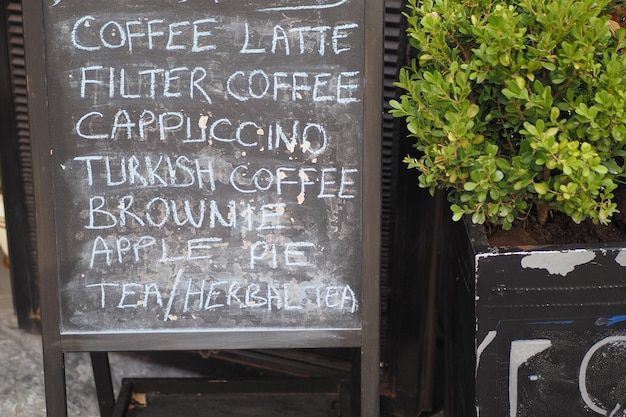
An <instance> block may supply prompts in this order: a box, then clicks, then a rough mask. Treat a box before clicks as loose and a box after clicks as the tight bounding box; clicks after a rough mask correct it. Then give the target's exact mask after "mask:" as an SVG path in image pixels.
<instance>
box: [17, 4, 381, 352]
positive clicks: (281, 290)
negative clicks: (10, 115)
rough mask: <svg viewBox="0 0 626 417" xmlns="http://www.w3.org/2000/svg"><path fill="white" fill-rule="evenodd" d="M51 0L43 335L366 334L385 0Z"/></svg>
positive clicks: (258, 338) (40, 112) (32, 40)
mask: <svg viewBox="0 0 626 417" xmlns="http://www.w3.org/2000/svg"><path fill="white" fill-rule="evenodd" d="M34 3H36V2H32V4H29V5H25V27H26V31H27V33H26V36H25V37H26V40H27V47H29V48H30V50H28V51H27V56H28V57H29V59H30V61H31V62H30V63H29V64H31V65H30V66H29V68H30V69H29V71H30V73H31V75H30V79H31V85H30V92H31V103H30V108H31V113H32V120H33V121H34V124H36V126H34V135H33V136H34V137H36V138H37V142H38V143H37V144H35V146H34V150H35V152H36V158H37V160H36V163H38V164H39V166H40V167H41V170H40V174H39V175H38V178H37V181H36V184H37V187H38V188H37V190H36V192H37V196H38V210H39V214H40V218H39V222H38V227H39V230H38V232H39V236H40V237H39V241H40V242H39V247H38V249H39V253H40V254H39V256H40V258H39V261H40V264H41V268H42V275H47V276H43V277H42V279H43V280H45V282H44V283H43V285H42V291H44V292H45V293H46V295H47V300H45V301H43V300H42V309H43V312H42V314H43V315H44V316H45V315H55V316H56V317H55V319H54V323H53V324H52V325H51V327H48V330H44V344H46V340H48V341H49V343H48V344H49V345H54V344H55V343H54V342H55V341H56V340H60V341H61V344H62V347H61V350H62V351H74V350H90V351H94V350H113V349H115V350H132V349H153V348H154V346H155V345H158V347H157V349H171V348H176V349H192V348H199V347H200V346H205V345H206V344H207V343H208V344H210V345H211V346H213V347H214V348H246V347H321V346H346V347H347V346H361V347H363V346H364V340H365V336H366V335H367V334H369V333H368V332H369V330H368V329H372V330H373V332H372V333H371V334H374V333H377V314H378V313H377V310H376V309H377V289H376V283H377V273H378V271H377V270H378V253H377V252H378V242H379V237H378V234H379V230H378V226H379V220H378V217H379V200H380V191H379V189H378V182H379V170H380V168H379V158H380V154H379V152H380V150H379V132H380V112H381V98H380V97H381V95H380V91H381V83H382V75H381V70H380V67H381V66H382V58H381V50H382V47H381V45H382V42H381V34H382V2H380V1H370V0H367V1H366V0H238V1H234V0H208V1H207V0H159V1H155V0H136V1H132V2H128V1H126V0H107V1H76V0H47V1H44V2H43V4H34ZM33 63H34V65H33ZM39 71H40V72H39ZM44 96H45V97H46V100H45V101H42V100H41V98H43V97H44ZM51 294H54V296H52V297H51ZM51 298H52V299H51ZM368 311H370V312H371V313H369V312H368ZM57 317H58V320H57ZM44 320H45V317H44ZM48 320H49V321H51V320H53V319H52V318H50V317H49V318H48ZM364 323H366V324H365V325H364ZM370 323H371V324H372V326H373V327H368V326H370ZM44 327H46V325H45V323H44ZM224 335H227V336H228V337H224ZM370 342H374V343H371V344H376V343H375V339H370ZM52 349H56V347H55V348H52ZM374 353H377V351H374ZM373 363H374V361H372V364H373Z"/></svg>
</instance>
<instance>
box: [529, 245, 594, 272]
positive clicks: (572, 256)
mask: <svg viewBox="0 0 626 417" xmlns="http://www.w3.org/2000/svg"><path fill="white" fill-rule="evenodd" d="M595 257H596V254H595V253H594V252H592V251H588V250H579V251H571V252H538V253H533V254H531V255H528V256H525V257H523V258H522V268H532V269H545V270H547V271H548V272H549V273H550V274H553V275H556V274H560V275H563V276H566V275H567V274H569V273H570V272H572V271H573V270H574V269H576V267H577V266H578V265H584V264H586V263H588V262H590V261H593V260H594V258H595Z"/></svg>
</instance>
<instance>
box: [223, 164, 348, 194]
mask: <svg viewBox="0 0 626 417" xmlns="http://www.w3.org/2000/svg"><path fill="white" fill-rule="evenodd" d="M356 173H358V169H356V168H344V167H342V168H341V170H340V171H338V170H337V168H321V169H320V168H317V167H302V168H293V167H281V166H279V167H276V168H274V169H273V170H270V169H269V168H259V169H256V170H251V169H250V167H249V166H248V165H239V166H237V167H235V168H234V169H233V171H232V172H231V174H230V185H231V186H232V187H233V188H234V189H235V190H236V191H238V192H240V193H244V194H253V193H260V192H266V191H269V190H273V191H275V192H276V195H279V196H283V195H285V194H288V192H289V191H292V193H291V194H293V195H294V198H295V199H296V200H297V201H298V199H304V198H305V196H306V191H307V190H308V189H314V192H315V195H316V197H317V198H340V199H352V198H355V197H356V195H357V188H356V182H355V180H354V179H353V175H354V174H356Z"/></svg>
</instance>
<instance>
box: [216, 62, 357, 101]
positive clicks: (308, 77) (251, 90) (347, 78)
mask: <svg viewBox="0 0 626 417" xmlns="http://www.w3.org/2000/svg"><path fill="white" fill-rule="evenodd" d="M359 74H360V72H359V71H344V72H340V73H339V74H337V75H333V74H331V73H328V72H321V73H310V72H304V71H295V72H292V73H287V72H283V71H277V72H273V73H267V72H265V71H264V70H261V69H255V70H252V71H249V72H245V71H235V72H234V73H232V74H231V75H230V76H229V77H228V80H227V81H226V92H227V93H228V95H229V96H230V97H231V98H233V99H235V100H238V101H248V100H250V99H254V100H259V99H269V100H273V101H279V100H283V99H288V100H290V101H293V102H296V101H299V100H309V101H311V102H313V103H318V102H329V101H333V102H335V103H338V104H348V103H354V102H358V101H360V99H359V98H358V97H357V95H356V94H357V91H358V90H359V88H360V79H359ZM333 86H334V87H333Z"/></svg>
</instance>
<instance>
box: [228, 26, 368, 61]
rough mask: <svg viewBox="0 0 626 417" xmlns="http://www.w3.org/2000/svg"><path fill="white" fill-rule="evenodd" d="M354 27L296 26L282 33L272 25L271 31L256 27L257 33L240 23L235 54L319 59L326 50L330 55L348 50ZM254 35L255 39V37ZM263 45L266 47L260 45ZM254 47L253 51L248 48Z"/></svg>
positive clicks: (355, 27)
mask: <svg viewBox="0 0 626 417" xmlns="http://www.w3.org/2000/svg"><path fill="white" fill-rule="evenodd" d="M358 27H359V25H358V24H356V23H347V24H342V25H337V26H333V27H331V26H299V27H293V28H289V29H285V28H284V27H283V26H281V25H274V26H273V27H272V28H271V29H270V28H267V27H260V28H258V29H257V30H255V29H252V30H251V28H250V25H249V24H248V22H244V26H243V28H244V36H243V45H242V47H241V50H240V51H239V52H240V53H242V54H266V53H267V52H268V50H269V52H270V53H271V54H274V55H276V54H281V55H285V56H290V55H292V54H293V55H307V54H313V55H319V56H326V55H328V54H329V53H328V51H329V50H330V51H331V53H332V54H334V55H339V54H342V53H345V52H348V51H350V50H351V48H350V46H349V45H348V43H347V41H346V39H347V38H348V37H349V36H350V35H351V33H352V31H354V30H356V29H358ZM268 32H271V40H270V39H267V41H266V38H269V36H259V35H256V34H258V33H268ZM255 35H256V36H255ZM264 41H266V42H267V44H266V45H263V42H264ZM252 44H254V45H255V46H256V47H254V48H252V47H251V45H252Z"/></svg>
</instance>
